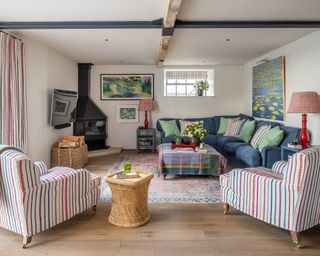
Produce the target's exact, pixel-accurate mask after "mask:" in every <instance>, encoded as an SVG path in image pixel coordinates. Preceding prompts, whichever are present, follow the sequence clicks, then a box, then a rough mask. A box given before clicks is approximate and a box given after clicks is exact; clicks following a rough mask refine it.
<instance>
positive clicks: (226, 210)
mask: <svg viewBox="0 0 320 256" xmlns="http://www.w3.org/2000/svg"><path fill="white" fill-rule="evenodd" d="M229 208H230V206H229V205H228V204H223V213H224V214H228V212H229Z"/></svg>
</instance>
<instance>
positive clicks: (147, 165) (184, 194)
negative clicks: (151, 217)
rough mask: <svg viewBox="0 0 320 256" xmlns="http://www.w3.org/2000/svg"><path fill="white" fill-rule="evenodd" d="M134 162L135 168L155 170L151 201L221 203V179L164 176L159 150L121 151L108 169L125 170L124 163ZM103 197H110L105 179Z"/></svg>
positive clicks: (102, 188)
mask: <svg viewBox="0 0 320 256" xmlns="http://www.w3.org/2000/svg"><path fill="white" fill-rule="evenodd" d="M127 162H130V163H132V166H133V167H132V168H133V169H136V170H144V171H149V172H153V173H154V174H155V175H154V178H153V179H152V180H151V183H150V187H149V194H148V200H149V202H157V203H218V202H220V185H219V179H218V178H215V177H211V176H173V175H172V176H170V175H168V176H167V177H166V179H165V180H164V179H163V177H162V176H160V172H159V169H158V156H157V155H156V154H146V153H141V154H139V155H130V154H126V153H122V154H120V156H119V157H118V159H117V160H116V162H115V163H114V164H113V166H112V167H111V168H110V169H109V170H108V173H109V174H110V173H113V172H116V171H119V170H123V163H127ZM101 200H102V201H107V202H110V201H111V191H110V188H109V186H108V184H107V183H106V182H105V181H104V182H103V183H102V186H101Z"/></svg>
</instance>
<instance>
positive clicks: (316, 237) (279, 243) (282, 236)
mask: <svg viewBox="0 0 320 256" xmlns="http://www.w3.org/2000/svg"><path fill="white" fill-rule="evenodd" d="M109 212H110V204H103V203H101V204H100V205H99V208H98V211H97V213H96V215H93V214H92V213H91V211H90V210H88V211H86V212H85V213H82V214H80V215H78V216H76V217H75V218H73V219H71V220H69V221H67V222H65V223H62V224H60V225H58V226H56V227H54V228H52V229H50V230H47V231H45V232H42V233H41V234H39V235H35V236H34V238H33V241H32V243H31V244H30V246H29V248H27V249H20V245H21V236H19V235H16V234H14V233H12V232H9V231H5V230H3V229H1V230H0V255H1V256H5V255H8V256H9V255H32V256H38V255H58V256H63V255H68V256H72V255H78V256H82V255H97V256H98V255H128V256H131V255H138V256H144V255H151V256H153V255H157V256H160V255H168V256H174V255H183V256H191V255H199V256H201V255H223V256H225V255H235V256H250V255H254V256H257V255H258V256H262V255H270V256H271V255H272V256H274V255H276V256H282V255H290V256H292V255H320V228H319V226H318V227H316V228H313V229H311V230H309V231H306V232H303V233H302V244H303V245H304V247H305V248H304V249H296V248H295V247H294V245H293V244H292V242H291V239H290V235H289V232H288V231H284V230H281V229H278V228H275V227H272V226H271V225H267V224H265V223H263V222H261V221H258V220H255V219H254V218H251V217H249V216H246V215H244V214H241V213H240V212H238V211H235V210H232V209H231V212H230V214H229V215H227V216H224V215H223V213H222V206H221V205H220V204H214V205H209V204H151V205H150V212H151V220H150V222H149V223H148V224H147V225H145V226H143V227H140V228H119V227H115V226H112V225H111V224H109V223H108V222H107V221H106V216H107V215H108V213H109Z"/></svg>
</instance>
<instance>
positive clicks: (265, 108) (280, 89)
mask: <svg viewBox="0 0 320 256" xmlns="http://www.w3.org/2000/svg"><path fill="white" fill-rule="evenodd" d="M284 61H285V59H284V56H281V57H278V58H275V59H273V60H268V61H266V62H264V63H262V64H259V65H257V66H254V67H253V72H252V74H253V76H252V86H253V88H252V116H254V117H260V118H266V119H271V120H278V121H284V120H285V98H286V97H285V62H284Z"/></svg>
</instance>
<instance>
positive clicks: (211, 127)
mask: <svg viewBox="0 0 320 256" xmlns="http://www.w3.org/2000/svg"><path fill="white" fill-rule="evenodd" d="M183 120H186V121H191V122H193V121H201V120H202V121H203V125H204V128H205V129H206V130H207V131H208V133H209V134H216V133H215V131H216V128H215V122H214V119H213V117H205V118H185V119H183Z"/></svg>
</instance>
